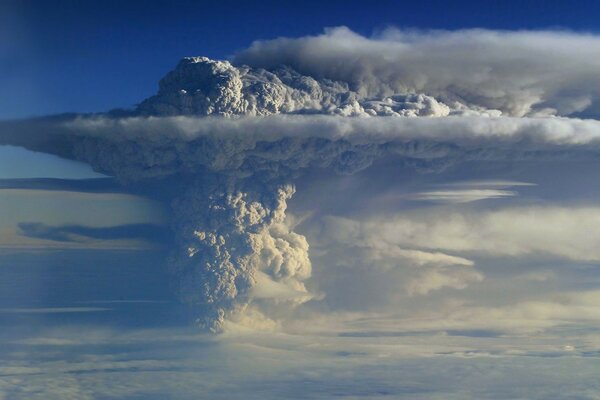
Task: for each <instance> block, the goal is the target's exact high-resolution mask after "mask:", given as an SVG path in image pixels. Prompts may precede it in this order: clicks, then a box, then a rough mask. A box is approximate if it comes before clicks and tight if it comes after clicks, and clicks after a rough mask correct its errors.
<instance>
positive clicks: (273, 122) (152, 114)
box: [0, 28, 600, 331]
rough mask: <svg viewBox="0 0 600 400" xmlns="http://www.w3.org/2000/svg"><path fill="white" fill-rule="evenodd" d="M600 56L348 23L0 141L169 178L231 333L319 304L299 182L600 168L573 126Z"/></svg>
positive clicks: (123, 178) (180, 231)
mask: <svg viewBox="0 0 600 400" xmlns="http://www.w3.org/2000/svg"><path fill="white" fill-rule="evenodd" d="M583 46H585V48H586V51H585V52H580V51H579V50H578V49H580V48H581V47H583ZM598 60H600V39H599V38H597V37H596V36H585V35H576V34H571V33H560V32H491V31H459V32H433V33H418V32H416V33H415V32H402V31H397V30H388V31H386V32H384V33H383V34H381V35H380V36H377V37H374V38H366V37H362V36H360V35H358V34H356V33H353V32H351V31H349V30H348V29H346V28H336V29H331V30H328V31H326V33H325V34H323V35H320V36H315V37H306V38H300V39H276V40H273V41H267V42H256V43H254V44H253V45H252V46H251V47H250V48H249V49H247V50H245V51H243V52H241V53H240V54H238V55H237V56H236V57H235V58H234V59H233V60H232V62H229V61H215V60H210V59H208V58H205V57H188V58H184V59H183V60H182V61H181V62H180V63H179V64H178V65H177V66H176V68H175V69H174V70H173V71H171V72H169V73H168V74H167V75H166V76H165V77H164V78H163V79H162V80H161V81H160V85H159V90H158V93H157V94H156V95H155V96H152V97H150V98H148V99H146V100H144V101H142V102H141V103H140V104H139V106H138V107H137V108H136V109H135V110H133V111H123V112H119V113H106V114H98V115H76V116H62V117H54V118H43V119H37V120H28V121H12V122H4V123H2V124H1V126H0V143H4V144H13V145H20V146H24V147H27V148H30V149H32V150H36V151H45V152H50V153H54V154H58V155H60V156H63V157H67V158H71V159H76V160H80V161H84V162H87V163H89V164H90V165H92V166H93V167H94V169H95V170H97V171H99V172H103V173H106V174H109V175H112V176H115V177H116V178H117V179H118V180H119V181H120V182H122V183H123V184H124V185H128V184H135V185H144V184H147V183H150V182H160V185H161V187H160V189H158V192H160V193H161V195H162V197H164V198H167V201H168V202H169V203H170V204H171V206H172V221H171V225H172V228H173V235H174V237H175V243H176V244H175V246H174V249H173V250H172V254H171V257H170V262H169V264H170V266H169V268H170V269H171V271H172V272H173V277H174V282H175V285H176V287H177V291H178V293H179V296H180V298H181V300H182V301H183V302H184V303H186V304H189V305H190V306H192V307H193V308H194V309H195V310H196V315H197V319H198V323H199V324H200V325H202V326H205V327H207V328H208V329H211V330H214V331H218V330H220V329H222V327H223V323H224V322H225V321H226V320H228V319H236V318H239V319H243V316H244V315H248V314H252V315H260V316H261V318H263V319H265V320H268V319H269V317H270V314H271V313H272V312H273V310H276V309H281V308H282V307H283V308H286V307H294V306H296V305H298V304H301V303H303V302H306V301H308V300H310V299H311V298H312V297H313V294H311V293H310V292H309V290H308V289H307V287H306V286H305V284H306V283H307V281H308V280H309V278H310V277H311V262H310V259H309V245H308V243H307V240H306V238H305V237H304V236H302V235H300V234H298V233H295V232H294V231H293V229H292V227H291V225H290V223H289V221H287V220H286V215H285V211H286V207H287V202H288V201H289V200H290V199H291V197H292V196H293V194H294V191H295V188H294V182H295V181H296V179H297V178H298V176H299V175H300V174H302V173H304V172H305V171H307V170H318V169H327V170H332V171H335V172H337V173H339V174H352V173H355V172H357V171H360V170H363V169H365V168H368V167H369V166H371V165H372V164H373V163H376V162H378V161H379V160H393V162H395V163H397V164H398V165H399V166H400V167H402V168H408V169H410V170H412V171H416V172H417V173H425V172H436V171H440V170H443V169H445V168H448V167H451V166H452V165H455V164H456V163H462V162H465V161H469V160H505V159H511V160H513V159H529V158H556V157H558V158H560V157H566V156H571V155H573V154H576V155H577V157H580V158H581V157H592V158H596V157H597V156H598V154H599V153H600V147H599V146H600V122H598V121H597V120H594V119H587V120H586V119H580V118H576V117H584V116H594V115H597V111H598V109H599V107H598V105H599V103H598V97H599V96H598V95H599V94H600V93H599V92H598V91H599V89H598V88H600V80H599V78H598V76H599V75H598V73H597V71H598V68H599V67H600V64H599V61H598ZM153 188H154V190H157V189H156V185H154V186H153ZM470 276H473V277H474V278H473V279H469V282H471V281H477V280H478V279H480V278H479V275H477V274H476V273H472V274H471V275H470ZM475 278H477V279H475ZM462 285H463V283H462V281H461V284H460V285H458V284H454V286H456V287H462ZM429 289H430V288H416V289H415V290H416V291H421V292H427V291H428V290H429Z"/></svg>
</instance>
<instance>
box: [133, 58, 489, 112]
mask: <svg viewBox="0 0 600 400" xmlns="http://www.w3.org/2000/svg"><path fill="white" fill-rule="evenodd" d="M136 111H137V113H139V114H142V115H162V116H168V115H203V116H206V115H220V116H226V117H231V116H235V115H249V116H261V115H263V116H264V115H273V114H291V113H296V114H298V113H299V114H306V113H309V114H315V113H318V114H328V115H342V116H377V115H380V116H383V115H385V116H412V117H416V116H447V115H450V114H464V113H470V114H486V113H487V114H492V115H497V114H499V113H498V112H497V111H495V110H491V111H488V110H485V109H483V108H477V107H471V108H469V107H467V106H466V105H465V104H463V103H460V102H458V101H455V102H454V103H453V104H452V107H450V106H448V105H446V104H444V103H442V102H439V101H438V100H436V99H435V98H433V97H431V96H428V95H425V94H422V93H419V94H416V93H411V92H401V93H394V94H393V95H389V96H380V97H365V96H364V95H363V94H361V91H360V90H359V91H355V90H351V89H350V88H349V87H348V83H347V82H343V81H332V80H329V79H320V80H316V79H315V78H313V77H311V76H306V75H301V74H299V73H298V72H296V71H294V70H293V69H291V68H289V67H284V66H281V67H279V68H276V69H274V70H273V71H267V70H265V69H262V68H250V67H248V66H240V67H236V66H233V65H231V64H230V63H229V62H228V61H215V60H211V59H209V58H206V57H188V58H184V59H183V60H181V62H180V63H179V64H178V65H177V67H176V68H175V70H173V71H171V72H170V73H168V74H167V75H166V76H165V77H164V78H163V79H162V80H161V81H160V86H159V91H158V93H157V94H156V95H155V96H152V97H150V98H148V99H146V100H144V101H143V102H142V103H141V104H140V105H139V106H138V108H137V110H136Z"/></svg>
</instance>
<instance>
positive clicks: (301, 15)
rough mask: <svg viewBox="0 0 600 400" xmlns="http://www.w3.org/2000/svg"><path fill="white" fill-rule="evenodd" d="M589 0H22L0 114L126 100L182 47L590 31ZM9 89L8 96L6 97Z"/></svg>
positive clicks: (143, 91)
mask: <svg viewBox="0 0 600 400" xmlns="http://www.w3.org/2000/svg"><path fill="white" fill-rule="evenodd" d="M599 12H600V4H599V3H598V2H597V1H590V0H581V1H577V2H576V3H573V4H567V3H566V2H564V1H558V0H550V1H541V0H536V1H533V0H526V1H518V2H516V1H489V2H483V3H482V2H478V1H472V0H469V1H465V0H460V1H452V2H448V1H440V0H432V1H425V2H420V1H412V2H407V1H390V0H382V1H377V2H365V1H362V2H361V1H338V0H334V1H302V2H282V1H270V0H269V1H260V2H247V1H218V2H216V1H73V0H67V1H31V0H23V1H21V0H18V1H17V0H8V1H3V2H2V4H1V5H0V37H1V38H2V39H0V61H1V62H0V86H1V87H3V88H5V89H3V93H2V94H0V118H4V119H5V118H17V117H24V116H31V115H43V114H52V113H61V112H96V111H106V110H109V109H111V108H114V107H130V106H132V105H134V104H136V103H137V102H138V101H140V100H142V99H144V98H146V97H148V96H149V95H151V94H152V93H154V91H155V90H156V85H157V82H158V80H159V79H160V78H161V77H162V76H163V75H164V74H165V73H166V72H167V71H169V70H170V69H172V68H173V66H174V65H175V64H176V63H177V61H178V60H179V59H180V58H181V57H183V56H186V55H206V56H209V57H213V58H224V57H227V56H229V55H231V54H233V53H234V52H236V51H237V50H239V49H242V48H245V47H247V46H248V45H249V44H250V43H251V42H252V41H253V40H257V39H270V38H275V37H278V36H288V37H297V36H303V35H308V34H317V33H320V32H322V30H323V28H324V27H328V26H339V25H346V26H348V27H350V28H351V29H353V30H354V31H356V32H358V33H361V34H365V35H368V34H371V33H372V32H373V31H376V30H378V29H382V28H385V27H386V26H388V25H393V26H397V27H402V28H422V29H459V28H474V27H485V28H491V29H539V28H562V29H572V30H578V31H598V30H600V23H599V22H598V18H597V15H598V13H599ZM9 93H10V95H9Z"/></svg>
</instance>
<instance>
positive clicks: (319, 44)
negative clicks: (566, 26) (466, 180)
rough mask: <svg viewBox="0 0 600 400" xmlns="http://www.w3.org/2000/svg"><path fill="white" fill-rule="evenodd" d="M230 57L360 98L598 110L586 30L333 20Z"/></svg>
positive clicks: (595, 44)
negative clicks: (413, 26) (414, 96)
mask: <svg viewBox="0 0 600 400" xmlns="http://www.w3.org/2000/svg"><path fill="white" fill-rule="evenodd" d="M234 61H235V63H236V64H249V65H252V66H255V67H263V68H267V69H272V68H275V67H277V66H279V65H286V66H288V67H291V68H293V69H295V70H296V71H298V72H300V73H302V74H306V75H310V76H313V77H315V78H316V79H331V80H334V81H337V80H340V81H344V82H347V83H348V84H349V87H350V89H352V90H354V91H356V92H357V93H359V94H360V95H361V96H365V97H367V98H368V97H379V98H381V97H386V96H391V95H394V94H396V93H425V94H427V95H429V96H434V97H435V98H436V99H438V100H441V101H442V102H444V103H446V104H447V105H449V106H452V105H453V104H455V102H458V103H459V104H460V103H462V104H467V105H468V106H470V108H472V107H473V106H477V108H480V107H483V108H487V109H496V110H500V111H502V113H504V114H508V115H512V116H525V115H553V114H555V115H571V114H574V113H578V112H587V113H589V114H593V115H596V116H597V115H599V113H600V104H599V103H598V94H599V91H600V89H598V88H600V76H599V75H598V67H599V66H600V38H598V37H597V36H594V35H581V34H575V33H569V32H552V31H534V32H532V31H529V32H528V31H518V32H498V31H489V30H481V29H476V30H462V31H454V32H447V31H433V32H418V31H416V32H415V31H400V30H396V29H388V30H386V31H384V32H383V33H381V34H380V35H378V36H376V37H373V38H366V37H363V36H361V35H359V34H356V33H354V32H352V31H350V30H349V29H347V28H344V27H340V28H334V29H329V30H326V32H325V33H324V34H323V35H319V36H309V37H304V38H299V39H287V38H281V39H276V40H271V41H259V42H255V43H254V44H253V45H252V46H251V47H250V48H249V49H247V50H246V51H243V52H241V53H240V54H238V55H237V57H236V58H235V60H234Z"/></svg>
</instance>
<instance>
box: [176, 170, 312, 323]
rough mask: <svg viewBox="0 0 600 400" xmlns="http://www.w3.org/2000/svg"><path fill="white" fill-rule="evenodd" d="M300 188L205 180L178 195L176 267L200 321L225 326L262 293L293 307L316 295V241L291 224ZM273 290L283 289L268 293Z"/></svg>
mask: <svg viewBox="0 0 600 400" xmlns="http://www.w3.org/2000/svg"><path fill="white" fill-rule="evenodd" d="M293 193H294V189H293V187H292V186H290V185H279V186H275V187H260V188H256V187H254V188H249V187H242V186H236V187H234V188H232V189H227V188H226V187H225V188H224V187H223V186H222V185H220V184H218V183H217V182H216V181H212V182H210V181H208V182H207V181H197V182H196V183H194V184H192V185H191V186H190V188H188V190H187V192H186V193H185V194H183V195H182V196H180V197H178V198H177V199H175V200H174V202H173V211H174V221H173V223H174V226H175V232H176V234H177V236H178V238H177V243H178V246H180V248H179V249H177V250H175V251H174V252H173V255H172V257H171V260H170V268H171V270H172V272H173V273H174V275H175V277H176V281H177V282H178V284H177V286H178V293H179V296H180V298H181V299H182V301H183V302H185V303H187V304H190V305H192V306H194V307H196V308H197V309H199V310H201V312H200V313H199V319H198V323H199V324H200V325H202V326H205V327H207V328H208V329H210V330H212V331H220V330H221V329H222V328H223V323H224V321H225V319H226V318H230V317H232V316H234V315H236V314H239V313H241V312H244V311H245V309H246V308H247V307H249V306H254V305H252V304H251V301H252V298H253V297H255V296H254V294H255V293H256V291H257V290H258V293H262V296H258V297H262V298H269V297H272V298H275V299H276V300H281V301H287V302H289V303H291V304H298V303H302V302H304V301H306V300H309V299H310V298H311V295H310V294H309V293H308V292H307V290H306V288H305V286H304V283H303V281H305V280H306V279H308V278H309V277H310V274H311V264H310V260H309V258H308V243H307V242H306V239H305V238H304V237H303V236H301V235H298V234H296V233H294V232H291V231H289V229H288V228H287V227H286V226H285V225H284V224H283V222H284V217H285V209H286V201H287V200H288V199H289V198H290V197H291V196H292V194H293ZM258 278H260V279H258ZM257 286H258V287H257ZM263 286H267V289H266V290H262V287H263ZM269 287H271V288H272V287H276V288H277V289H278V293H277V294H275V295H273V296H268V295H265V293H266V292H268V291H269V290H272V289H269ZM261 290H262V292H261ZM284 292H289V293H288V295H287V297H284V296H282V294H281V293H284ZM254 311H255V312H260V310H259V309H256V307H255V309H254Z"/></svg>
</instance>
